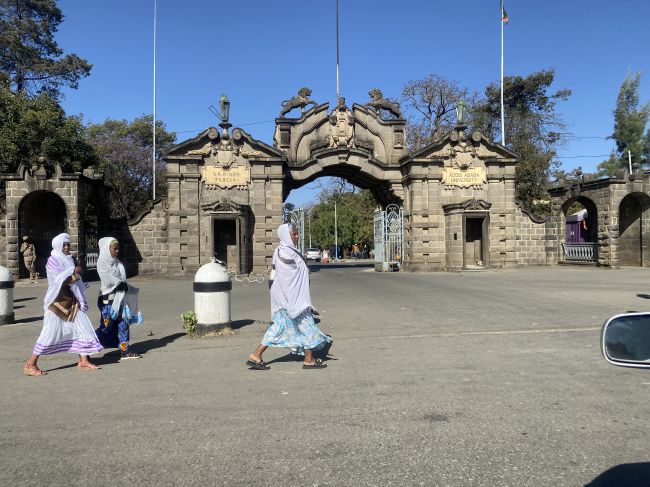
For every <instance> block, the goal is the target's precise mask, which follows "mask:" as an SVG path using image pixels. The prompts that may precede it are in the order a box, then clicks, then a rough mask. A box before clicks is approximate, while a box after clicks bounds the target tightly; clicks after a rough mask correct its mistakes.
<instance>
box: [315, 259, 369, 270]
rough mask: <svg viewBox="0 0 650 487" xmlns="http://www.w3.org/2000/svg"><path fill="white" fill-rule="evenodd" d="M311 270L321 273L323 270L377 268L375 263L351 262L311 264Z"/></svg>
mask: <svg viewBox="0 0 650 487" xmlns="http://www.w3.org/2000/svg"><path fill="white" fill-rule="evenodd" d="M308 267H309V269H310V270H311V271H312V272H320V271H321V270H322V269H350V268H353V269H362V268H366V269H368V268H373V267H375V264H374V262H367V261H366V262H349V263H345V262H343V263H337V264H309V265H308Z"/></svg>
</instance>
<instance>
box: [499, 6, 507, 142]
mask: <svg viewBox="0 0 650 487" xmlns="http://www.w3.org/2000/svg"><path fill="white" fill-rule="evenodd" d="M500 23H501V145H503V146H505V145H506V126H505V125H506V124H505V117H504V114H503V24H504V23H505V22H504V21H503V3H501V21H500Z"/></svg>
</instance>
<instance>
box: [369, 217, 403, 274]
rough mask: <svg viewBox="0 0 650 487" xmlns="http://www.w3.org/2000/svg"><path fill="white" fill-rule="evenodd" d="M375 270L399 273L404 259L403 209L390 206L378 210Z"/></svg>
mask: <svg viewBox="0 0 650 487" xmlns="http://www.w3.org/2000/svg"><path fill="white" fill-rule="evenodd" d="M374 228H375V270H376V271H380V272H389V271H398V270H400V269H401V268H402V259H403V257H404V223H403V214H402V208H400V207H399V206H397V205H394V204H392V205H388V206H387V207H386V209H385V210H382V209H381V208H377V209H376V210H375V215H374Z"/></svg>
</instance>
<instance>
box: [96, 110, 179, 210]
mask: <svg viewBox="0 0 650 487" xmlns="http://www.w3.org/2000/svg"><path fill="white" fill-rule="evenodd" d="M152 123H153V117H152V116H151V115H142V116H141V117H138V118H136V119H135V120H133V121H132V122H128V121H126V120H112V119H107V120H105V121H104V122H103V123H101V124H95V125H90V126H89V127H88V140H89V142H90V144H91V145H92V146H93V148H94V149H95V151H96V154H97V163H96V165H95V168H96V169H97V170H98V171H99V172H101V173H103V175H104V182H105V183H106V185H107V186H108V187H109V188H110V189H111V198H110V205H111V216H112V217H114V218H118V217H126V218H131V217H133V216H135V215H137V214H138V213H139V212H140V211H141V210H142V209H143V208H144V206H145V204H146V203H147V201H148V200H149V199H150V198H151V197H152V191H151V190H152V185H151V183H152V176H153V174H152V169H153V168H152V153H153V130H152ZM175 140H176V134H175V133H174V132H168V131H167V129H166V128H165V124H164V122H162V121H160V120H157V121H156V196H162V195H164V194H166V193H167V186H166V184H165V179H164V177H163V174H162V173H163V172H164V169H165V168H164V163H163V161H162V160H161V154H162V153H163V152H165V151H166V150H168V149H170V148H171V147H172V146H173V145H174V141H175Z"/></svg>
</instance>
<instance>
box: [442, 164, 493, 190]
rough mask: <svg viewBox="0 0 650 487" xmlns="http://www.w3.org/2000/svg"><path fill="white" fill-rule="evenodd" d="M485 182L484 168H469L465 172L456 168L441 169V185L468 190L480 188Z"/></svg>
mask: <svg viewBox="0 0 650 487" xmlns="http://www.w3.org/2000/svg"><path fill="white" fill-rule="evenodd" d="M486 180H487V178H486V174H485V168H482V167H470V168H469V169H465V170H462V169H459V168H457V167H444V168H442V184H444V185H445V186H460V187H461V188H469V187H470V186H482V185H483V184H485V182H486Z"/></svg>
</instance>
